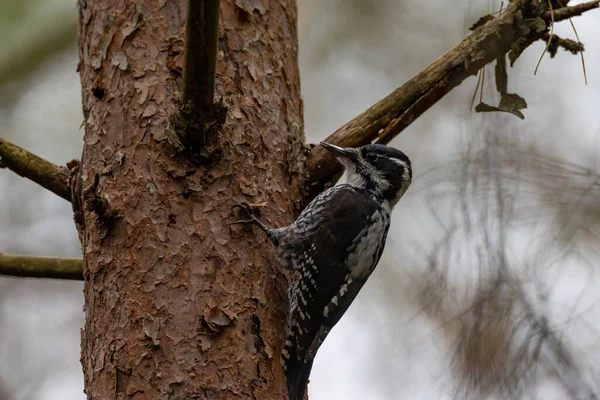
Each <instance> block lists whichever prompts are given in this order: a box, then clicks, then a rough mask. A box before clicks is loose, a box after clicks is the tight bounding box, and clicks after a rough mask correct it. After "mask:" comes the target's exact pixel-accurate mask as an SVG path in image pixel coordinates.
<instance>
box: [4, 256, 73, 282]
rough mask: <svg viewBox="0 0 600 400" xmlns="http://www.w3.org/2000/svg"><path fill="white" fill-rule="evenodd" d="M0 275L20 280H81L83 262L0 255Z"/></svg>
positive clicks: (66, 259)
mask: <svg viewBox="0 0 600 400" xmlns="http://www.w3.org/2000/svg"><path fill="white" fill-rule="evenodd" d="M0 275H5V276H16V277H21V278H54V279H70V280H78V281H81V280H83V260H81V259H79V258H49V257H32V256H17V255H7V254H2V253H0Z"/></svg>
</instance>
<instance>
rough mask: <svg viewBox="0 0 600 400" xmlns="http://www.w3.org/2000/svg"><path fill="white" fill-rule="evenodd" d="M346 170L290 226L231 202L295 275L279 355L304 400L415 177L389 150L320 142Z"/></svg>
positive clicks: (296, 399)
mask: <svg viewBox="0 0 600 400" xmlns="http://www.w3.org/2000/svg"><path fill="white" fill-rule="evenodd" d="M321 145H322V146H323V147H325V148H326V149H327V150H329V151H330V152H332V153H333V154H334V155H335V156H336V157H337V159H338V161H339V162H340V163H341V164H342V165H343V166H344V168H345V174H346V179H345V181H346V183H341V184H337V185H335V186H333V187H331V188H330V189H328V190H326V191H325V192H323V193H321V194H320V195H319V196H317V197H316V198H315V199H314V200H313V201H312V202H311V203H310V204H309V205H308V206H307V207H306V208H305V209H304V210H303V211H302V213H301V214H300V216H299V217H298V218H297V219H296V221H295V222H294V223H292V224H291V225H289V226H286V227H283V228H269V227H268V226H266V225H265V224H263V223H262V222H261V221H260V220H259V219H258V218H257V217H256V216H255V215H254V213H253V210H252V207H251V206H250V205H248V204H247V203H240V204H236V206H238V207H241V208H243V209H244V211H245V212H246V214H248V216H249V218H250V219H247V220H244V221H237V222H234V223H249V224H253V225H256V226H257V227H259V228H260V229H261V230H263V231H264V232H265V233H266V234H267V236H268V238H269V239H270V240H271V242H272V243H273V244H274V245H275V248H276V250H277V253H278V255H279V257H280V259H281V262H282V264H283V265H284V266H286V267H288V268H291V269H293V270H294V280H293V283H292V285H291V287H290V293H289V294H290V307H291V310H290V331H289V336H288V339H287V341H286V343H285V346H284V349H283V352H282V357H281V360H282V363H283V366H284V369H285V371H286V376H287V382H288V389H289V392H290V400H302V399H303V398H304V392H305V391H306V384H307V382H308V378H309V375H310V371H311V368H312V364H313V360H314V358H315V355H316V353H317V350H318V349H319V347H320V346H321V344H322V343H323V341H324V340H325V338H326V337H327V335H328V334H329V332H330V331H331V329H332V328H333V327H334V325H335V324H336V323H337V322H338V321H339V320H340V318H341V317H342V315H344V313H345V312H346V310H347V309H348V308H349V307H350V304H352V301H353V300H354V299H355V298H356V296H357V294H358V292H359V291H360V289H361V288H362V286H363V285H364V284H365V282H366V281H367V279H368V278H369V276H370V275H371V273H372V272H373V270H374V269H375V267H376V265H377V263H378V262H379V258H380V257H381V253H382V252H383V248H384V246H385V241H386V237H387V232H388V229H389V226H390V213H391V212H392V209H393V208H394V206H395V205H396V203H398V200H400V198H401V197H402V196H403V195H404V193H405V192H406V190H407V189H408V187H409V185H410V183H411V180H412V167H411V163H410V160H409V159H408V157H407V156H406V155H405V154H404V153H403V152H401V151H400V150H397V149H394V148H392V147H388V146H384V145H378V144H369V145H366V146H362V147H359V148H343V147H338V146H334V145H332V144H329V143H325V142H322V143H321Z"/></svg>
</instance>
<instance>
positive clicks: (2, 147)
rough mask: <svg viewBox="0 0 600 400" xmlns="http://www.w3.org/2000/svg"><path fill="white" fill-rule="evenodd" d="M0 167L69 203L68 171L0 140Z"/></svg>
mask: <svg viewBox="0 0 600 400" xmlns="http://www.w3.org/2000/svg"><path fill="white" fill-rule="evenodd" d="M0 167H5V168H8V169H10V170H11V171H13V172H14V173H16V174H18V175H21V176H22V177H25V178H27V179H30V180H32V181H34V182H35V183H37V184H38V185H41V186H42V187H44V188H45V189H48V190H49V191H51V192H53V193H54V194H56V195H58V196H60V197H62V198H63V199H65V200H67V201H71V189H70V187H69V170H68V169H67V168H66V167H59V166H57V165H54V164H52V163H51V162H49V161H46V160H44V159H43V158H40V157H38V156H36V155H35V154H32V153H30V152H28V151H27V150H25V149H23V148H21V147H19V146H17V145H15V144H12V143H10V142H9V141H7V140H5V139H2V138H0Z"/></svg>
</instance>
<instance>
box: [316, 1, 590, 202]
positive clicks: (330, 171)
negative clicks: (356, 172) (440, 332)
mask: <svg viewBox="0 0 600 400" xmlns="http://www.w3.org/2000/svg"><path fill="white" fill-rule="evenodd" d="M599 3H600V0H596V1H592V2H589V3H585V4H580V5H577V6H573V7H564V8H560V9H558V10H555V13H554V19H555V20H557V21H558V20H559V18H561V19H564V18H569V17H570V16H575V15H580V14H581V13H583V12H585V11H588V10H591V9H593V8H597V7H598V4H599ZM544 4H545V2H544V1H536V0H515V1H513V2H511V3H510V4H509V5H508V7H507V8H506V9H505V10H504V11H503V12H502V14H501V15H499V16H498V17H496V18H492V17H490V18H484V19H482V20H480V21H482V22H481V24H476V25H475V27H474V30H473V32H472V33H471V34H470V35H469V36H468V37H467V38H465V39H464V40H463V41H462V42H461V43H460V44H459V45H458V46H456V47H455V48H454V49H452V50H450V51H449V52H448V53H446V54H444V55H443V56H442V57H440V58H439V59H438V60H436V61H435V62H434V63H433V64H431V65H429V66H428V67H427V68H425V69H424V70H423V71H422V72H420V73H419V74H418V75H416V76H415V77H413V78H412V79H410V80H409V81H408V82H406V83H405V84H404V85H402V86H401V87H399V88H398V89H396V90H395V91H393V92H392V93H391V94H389V95H388V96H387V97H385V98H383V99H382V100H380V101H379V102H378V103H376V104H375V105H373V106H372V107H371V108H369V109H368V110H366V111H364V112H363V113H362V114H360V115H358V116H357V117H355V118H354V119H353V120H351V121H350V122H348V123H346V124H345V125H344V126H342V127H341V128H339V129H338V130H337V131H335V132H334V133H333V134H332V135H330V136H329V137H328V138H327V139H325V141H326V142H328V143H332V144H336V145H338V146H348V147H357V146H362V145H364V144H367V143H371V142H373V141H374V140H376V141H377V143H383V144H385V143H389V142H390V141H391V140H392V139H393V138H395V137H396V136H397V135H398V134H399V133H400V132H402V130H404V128H406V127H407V126H409V125H410V124H411V123H412V122H413V121H414V120H415V119H417V118H418V117H419V116H420V115H421V114H423V113H424V112H425V111H427V110H428V109H429V107H431V106H432V105H434V104H435V103H436V102H437V101H438V100H440V99H441V98H442V97H444V96H445V95H446V94H447V93H448V92H450V90H452V89H453V88H455V87H456V86H458V85H459V84H460V83H461V82H462V81H464V80H465V79H466V78H468V77H469V76H471V75H475V74H477V72H478V71H479V70H480V69H481V68H483V67H484V66H485V65H487V64H488V63H490V62H492V61H494V60H495V59H497V58H499V57H501V56H504V55H505V54H506V53H509V52H510V54H509V58H510V59H511V62H512V61H514V59H516V57H518V55H519V54H520V53H521V52H522V51H523V50H524V49H525V48H526V47H527V46H529V45H530V44H531V43H533V42H534V41H536V40H538V39H540V38H542V36H543V35H544V34H545V33H547V32H548V29H549V27H550V26H551V21H552V17H551V14H550V13H549V12H547V7H546V6H545V5H544ZM511 65H512V64H511ZM307 171H308V180H307V182H309V184H308V188H307V193H306V195H307V200H310V199H312V198H313V197H314V196H316V195H317V194H318V193H320V192H321V191H322V190H323V189H324V188H326V187H327V186H328V185H330V184H332V183H333V182H334V181H335V180H336V179H337V178H339V174H340V172H341V167H340V165H339V164H338V163H336V162H335V160H334V158H333V157H332V156H331V155H330V154H328V152H327V151H326V150H325V149H324V148H322V147H321V146H316V147H315V148H313V149H312V151H311V152H310V154H309V157H308V164H307Z"/></svg>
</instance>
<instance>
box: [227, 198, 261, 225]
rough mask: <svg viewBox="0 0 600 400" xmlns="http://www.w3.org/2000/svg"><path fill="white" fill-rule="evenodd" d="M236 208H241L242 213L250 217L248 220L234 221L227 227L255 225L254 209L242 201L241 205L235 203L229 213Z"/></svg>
mask: <svg viewBox="0 0 600 400" xmlns="http://www.w3.org/2000/svg"><path fill="white" fill-rule="evenodd" d="M236 208H241V209H242V210H244V212H245V213H246V215H248V216H249V217H250V219H243V220H239V221H235V222H232V223H230V224H229V225H245V224H253V223H256V216H255V215H254V209H253V208H252V206H251V205H250V204H248V203H246V202H245V201H243V202H241V203H235V204H234V205H233V206H231V211H233V210H234V209H236Z"/></svg>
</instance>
